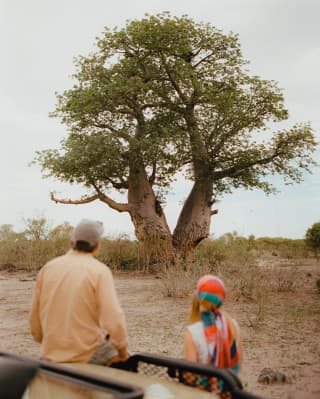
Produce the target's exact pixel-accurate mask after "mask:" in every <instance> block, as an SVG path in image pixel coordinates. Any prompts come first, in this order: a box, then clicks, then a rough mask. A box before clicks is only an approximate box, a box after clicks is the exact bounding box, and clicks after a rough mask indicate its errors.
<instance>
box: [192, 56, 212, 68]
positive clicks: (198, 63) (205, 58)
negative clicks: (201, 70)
mask: <svg viewBox="0 0 320 399" xmlns="http://www.w3.org/2000/svg"><path fill="white" fill-rule="evenodd" d="M212 55H213V52H211V53H210V54H208V55H206V56H205V57H203V58H202V59H201V60H199V61H198V62H197V63H196V64H194V65H192V67H193V68H197V66H199V65H200V64H202V63H203V62H204V61H206V60H207V59H208V58H210V57H211V56H212Z"/></svg>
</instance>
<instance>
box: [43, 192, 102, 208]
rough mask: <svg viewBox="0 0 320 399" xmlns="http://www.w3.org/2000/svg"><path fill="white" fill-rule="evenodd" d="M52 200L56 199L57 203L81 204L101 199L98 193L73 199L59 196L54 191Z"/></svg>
mask: <svg viewBox="0 0 320 399" xmlns="http://www.w3.org/2000/svg"><path fill="white" fill-rule="evenodd" d="M50 198H51V201H54V202H55V203H56V204H71V205H81V204H88V203H89V202H93V201H95V200H97V199H99V196H98V195H91V196H90V197H82V198H80V199H78V200H71V199H62V198H57V197H56V196H55V195H54V192H51V193H50Z"/></svg>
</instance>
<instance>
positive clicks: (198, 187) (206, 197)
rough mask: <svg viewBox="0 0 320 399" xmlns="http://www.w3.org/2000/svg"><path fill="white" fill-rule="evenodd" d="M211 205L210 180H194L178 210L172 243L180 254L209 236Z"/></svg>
mask: <svg viewBox="0 0 320 399" xmlns="http://www.w3.org/2000/svg"><path fill="white" fill-rule="evenodd" d="M211 205H212V183H211V181H203V180H201V181H196V182H195V183H194V185H193V188H192V190H191V192H190V194H189V196H188V198H187V200H186V201H185V203H184V205H183V208H182V210H181V212H180V216H179V218H178V222H177V225H176V228H175V230H174V232H173V245H174V247H175V249H176V250H177V251H178V252H179V253H181V254H182V255H185V254H187V253H188V252H189V251H190V250H192V249H193V248H195V247H196V246H197V245H198V244H199V243H200V242H201V241H202V240H203V239H205V238H207V237H208V236H209V231H210V222H211V215H212V211H211Z"/></svg>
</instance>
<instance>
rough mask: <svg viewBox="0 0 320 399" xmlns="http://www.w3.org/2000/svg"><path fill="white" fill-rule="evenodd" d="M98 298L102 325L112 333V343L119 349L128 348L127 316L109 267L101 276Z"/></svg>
mask: <svg viewBox="0 0 320 399" xmlns="http://www.w3.org/2000/svg"><path fill="white" fill-rule="evenodd" d="M97 300H98V306H99V313H100V323H101V327H102V328H104V329H105V330H107V331H108V333H109V334H110V341H111V344H112V345H113V346H114V347H115V348H116V349H118V350H122V349H125V348H127V345H128V339H127V329H126V323H125V317H124V313H123V311H122V309H121V306H120V303H119V300H118V297H117V293H116V290H115V285H114V280H113V276H112V273H111V271H110V269H109V268H108V267H105V269H104V270H103V273H102V274H101V275H100V276H99V280H98V285H97Z"/></svg>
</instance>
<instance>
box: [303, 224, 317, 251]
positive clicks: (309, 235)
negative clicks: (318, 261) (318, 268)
mask: <svg viewBox="0 0 320 399" xmlns="http://www.w3.org/2000/svg"><path fill="white" fill-rule="evenodd" d="M305 239H306V244H307V245H308V247H310V248H312V249H313V251H314V255H315V256H318V253H319V250H320V222H318V223H314V224H313V225H312V226H311V227H310V228H309V229H308V230H307V232H306V238H305Z"/></svg>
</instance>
